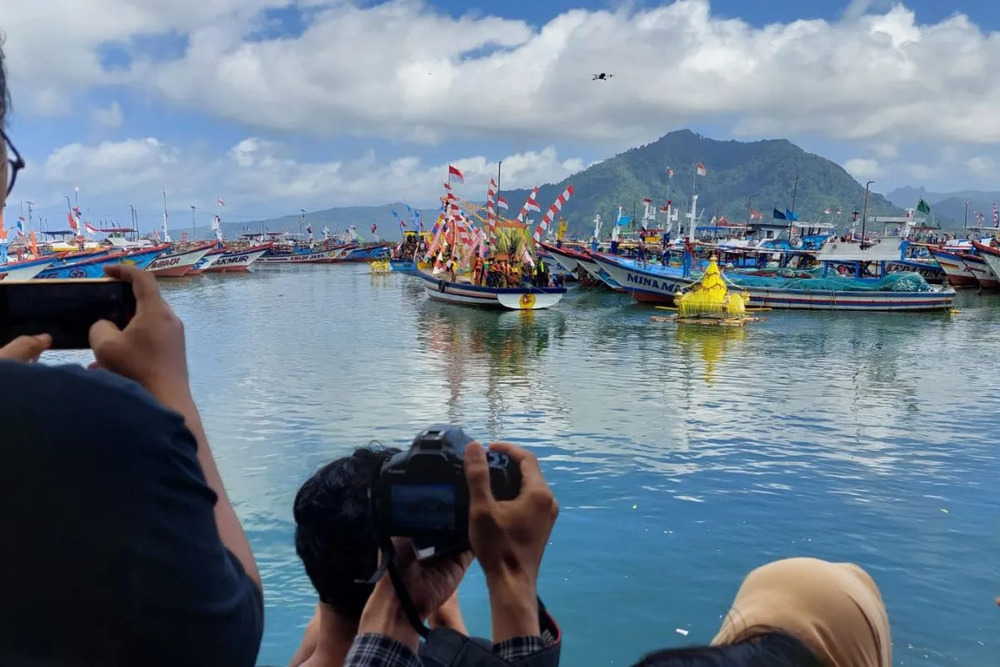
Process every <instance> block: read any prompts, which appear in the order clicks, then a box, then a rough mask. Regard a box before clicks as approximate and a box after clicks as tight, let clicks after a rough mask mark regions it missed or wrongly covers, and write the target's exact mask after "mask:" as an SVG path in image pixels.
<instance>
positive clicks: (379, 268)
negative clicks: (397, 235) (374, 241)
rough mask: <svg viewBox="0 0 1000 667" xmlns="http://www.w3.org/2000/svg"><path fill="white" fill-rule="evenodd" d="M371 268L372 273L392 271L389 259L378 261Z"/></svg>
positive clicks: (371, 264)
mask: <svg viewBox="0 0 1000 667" xmlns="http://www.w3.org/2000/svg"><path fill="white" fill-rule="evenodd" d="M369 266H371V270H372V273H389V271H391V270H392V267H390V266H389V260H387V259H376V260H375V261H373V262H371V263H370V264H369Z"/></svg>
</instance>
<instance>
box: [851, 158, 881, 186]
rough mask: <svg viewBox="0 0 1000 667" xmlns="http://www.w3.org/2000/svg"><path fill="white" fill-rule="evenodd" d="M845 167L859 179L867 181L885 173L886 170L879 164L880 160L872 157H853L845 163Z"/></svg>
mask: <svg viewBox="0 0 1000 667" xmlns="http://www.w3.org/2000/svg"><path fill="white" fill-rule="evenodd" d="M844 169H846V170H847V173H848V174H850V175H851V176H853V177H854V178H856V179H857V180H859V181H867V180H869V179H872V178H879V177H880V176H884V175H885V170H884V169H882V167H881V166H880V165H879V163H878V160H872V159H870V158H853V159H851V160H848V161H847V162H845V163H844Z"/></svg>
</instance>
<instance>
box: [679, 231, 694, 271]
mask: <svg viewBox="0 0 1000 667" xmlns="http://www.w3.org/2000/svg"><path fill="white" fill-rule="evenodd" d="M693 264H694V243H693V242H692V241H691V237H688V238H686V239H684V256H683V257H681V272H682V275H683V276H684V277H685V278H687V277H689V276H690V275H691V267H692V265H693Z"/></svg>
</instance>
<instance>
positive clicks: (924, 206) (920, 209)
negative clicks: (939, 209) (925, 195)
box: [917, 199, 931, 215]
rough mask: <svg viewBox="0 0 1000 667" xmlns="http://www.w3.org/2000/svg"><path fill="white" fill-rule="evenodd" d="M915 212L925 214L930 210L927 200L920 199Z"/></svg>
mask: <svg viewBox="0 0 1000 667" xmlns="http://www.w3.org/2000/svg"><path fill="white" fill-rule="evenodd" d="M917 212H918V213H923V214H924V215H927V214H928V213H930V212H931V207H930V206H928V205H927V202H925V201H924V200H923V199H921V200H920V203H919V204H917Z"/></svg>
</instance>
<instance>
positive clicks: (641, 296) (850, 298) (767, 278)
mask: <svg viewBox="0 0 1000 667" xmlns="http://www.w3.org/2000/svg"><path fill="white" fill-rule="evenodd" d="M836 255H837V256H838V262H845V261H847V255H846V253H840V252H838V253H836ZM591 256H592V257H594V259H595V260H596V261H597V263H598V264H599V265H600V266H601V268H603V269H605V270H606V271H608V273H610V274H611V276H612V277H613V278H614V279H615V280H617V281H619V282H620V283H621V284H622V285H623V286H624V287H625V290H626V291H627V292H629V293H630V294H632V297H633V298H634V299H635V300H636V301H641V302H649V303H670V302H672V301H673V299H674V297H675V295H676V294H677V293H678V292H680V291H681V290H683V289H685V288H686V287H688V286H689V285H691V284H693V282H694V278H693V277H691V276H684V275H683V274H682V273H681V272H679V271H678V270H677V269H674V268H673V267H663V266H659V265H655V264H642V263H639V262H636V261H635V260H628V259H623V258H620V257H616V256H614V255H608V254H604V253H599V254H592V255H591ZM760 273H761V274H762V275H750V274H741V273H731V274H728V275H727V276H726V280H727V284H729V285H730V287H732V288H736V289H740V290H743V291H745V292H746V293H747V294H748V295H749V297H750V305H751V306H753V307H757V308H776V309H778V308H780V309H805V310H885V311H907V310H947V309H950V308H951V306H952V303H953V302H954V299H955V291H954V290H951V289H941V288H933V287H931V286H930V285H928V284H927V282H926V281H924V280H923V279H922V278H921V277H920V276H918V275H916V274H913V273H892V274H888V275H886V276H884V277H883V278H879V279H874V278H857V277H846V276H843V275H840V274H839V273H837V272H836V271H830V272H829V273H825V274H823V273H821V274H819V275H817V276H816V277H814V278H803V277H799V276H792V277H788V276H782V275H780V274H772V275H766V274H764V272H760Z"/></svg>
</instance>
